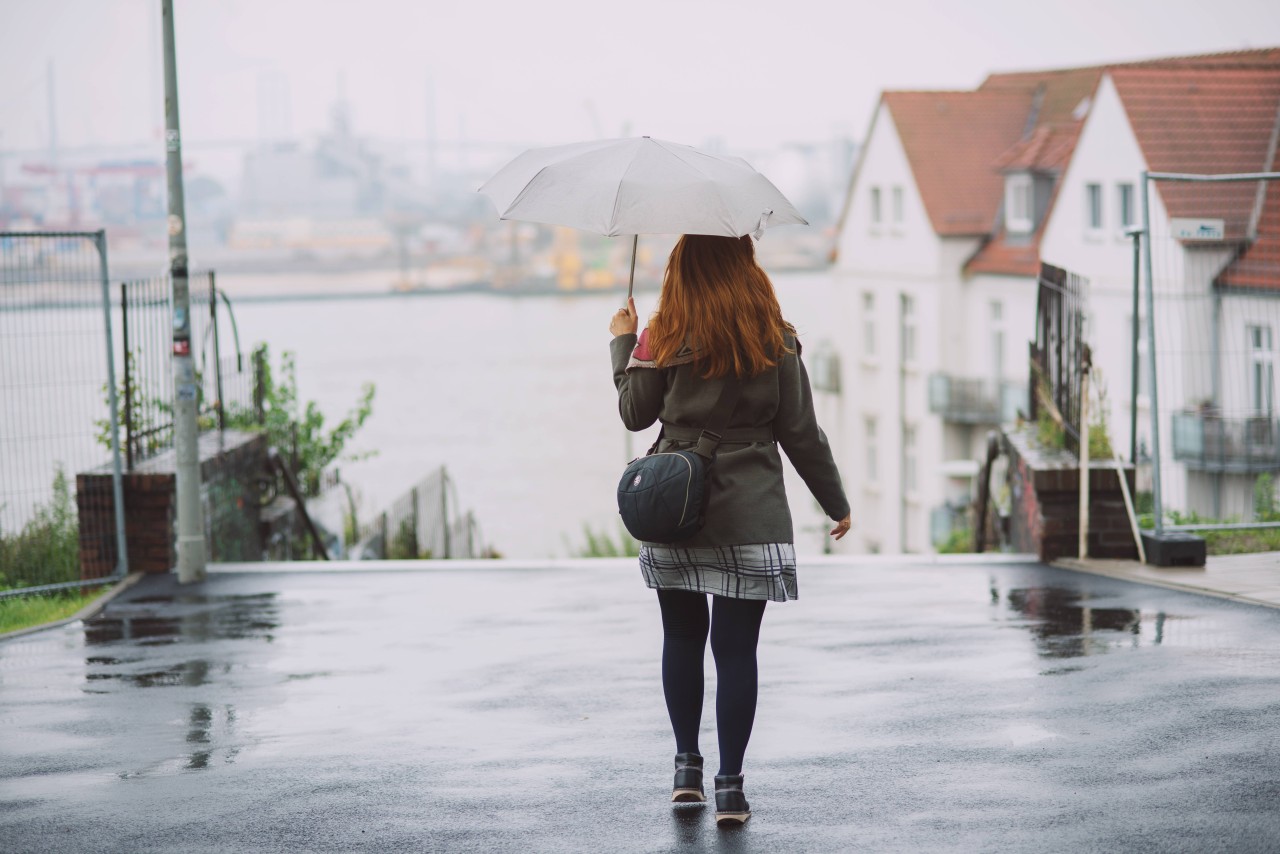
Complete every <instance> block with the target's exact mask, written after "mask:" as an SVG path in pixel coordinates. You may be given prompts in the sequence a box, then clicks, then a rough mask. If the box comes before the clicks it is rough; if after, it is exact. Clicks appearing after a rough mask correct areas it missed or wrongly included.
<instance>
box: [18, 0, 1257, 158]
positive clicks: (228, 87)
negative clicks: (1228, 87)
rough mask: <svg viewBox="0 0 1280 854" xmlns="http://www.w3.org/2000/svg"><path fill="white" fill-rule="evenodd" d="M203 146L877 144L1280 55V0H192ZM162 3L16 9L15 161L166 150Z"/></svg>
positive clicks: (740, 147) (192, 97) (192, 54)
mask: <svg viewBox="0 0 1280 854" xmlns="http://www.w3.org/2000/svg"><path fill="white" fill-rule="evenodd" d="M175 6H176V11H175V15H176V21H177V28H178V49H179V58H178V68H179V85H180V94H181V107H182V120H183V129H184V136H185V137H186V139H187V140H188V142H189V143H190V144H192V145H195V144H198V143H200V142H202V141H203V142H209V141H214V140H247V141H252V140H255V139H260V138H263V137H280V136H294V137H309V136H312V135H314V134H317V133H319V132H320V131H321V130H323V129H324V128H326V127H328V125H329V123H330V112H331V108H332V105H333V104H334V102H335V101H336V100H337V99H338V97H339V94H340V92H341V93H343V94H345V97H346V99H347V100H348V101H349V103H350V105H351V112H352V120H353V124H354V126H355V128H356V129H357V130H358V132H359V133H361V134H362V135H369V136H373V137H378V138H384V139H400V140H423V141H425V140H427V139H428V138H429V137H430V136H432V135H434V138H435V139H436V140H438V142H439V145H440V146H441V147H442V149H444V148H447V147H448V146H450V145H455V144H456V143H457V142H459V141H464V142H465V141H485V142H497V143H503V144H509V145H520V144H527V145H543V144H555V143H560V142H567V141H572V140H577V139H589V138H593V137H600V136H606V137H607V136H620V135H628V134H640V133H648V134H651V135H653V136H658V137H663V138H668V139H673V140H677V141H681V142H688V143H692V144H696V145H705V144H714V145H717V146H719V147H723V148H725V149H727V150H731V151H744V150H761V149H769V148H775V147H777V146H778V145H780V144H783V143H786V142H790V141H796V140H823V139H831V138H832V137H835V136H847V137H851V138H853V139H861V137H862V136H863V134H864V133H865V130H866V124H867V122H868V120H869V118H870V116H871V112H872V109H873V107H874V105H875V102H876V98H877V96H878V94H879V92H880V90H882V89H885V88H894V89H903V88H967V87H972V86H974V85H976V84H977V83H978V82H980V81H981V79H982V78H983V77H984V76H985V75H986V74H987V73H988V72H991V71H1000V70H1011V69H1022V68H1049V67H1062V66H1079V65H1086V64H1095V63H1102V62H1111V61H1119V60H1130V59H1140V58H1148V57H1154V56H1164V55H1176V54H1184V53H1202V52H1216V51H1226V50H1239V49H1245V48H1249V47H1264V46H1268V45H1275V44H1280V15H1276V14H1275V13H1274V9H1273V8H1271V4H1269V3H1267V2H1264V1H1263V0H1223V1H1222V2H1218V3H1215V4H1211V5H1206V4H1202V3H1194V2H1185V0H1179V2H1156V0H1134V1H1133V2H1125V3H1115V2H1101V0H1075V2H1070V3H1068V2H1044V3H1036V4H1029V3H1017V2H1008V0H974V2H971V3H968V4H964V5H960V4H953V3H943V2H936V0H935V2H923V1H922V0H901V2H897V3H893V4H870V3H843V4H838V3H832V2H816V0H795V2H791V3H787V4H765V3H752V2H733V3H731V2H721V0H708V2H700V3H680V2H677V0H653V2H650V3H648V4H645V5H644V6H643V7H641V6H638V5H635V4H627V5H622V4H618V5H616V6H610V7H605V6H602V5H601V4H599V3H587V2H578V1H577V0H553V2H543V3H538V4H517V3H511V2H478V3H453V4H442V3H431V2H428V3H411V2H395V0H371V2H366V3H361V4H358V5H356V4H347V3H336V2H303V0H273V2H271V3H260V2H259V3H254V2H249V0H217V2H215V0H176V3H175ZM159 15H160V3H159V2H158V0H113V2H110V3H103V2H93V0H47V2H41V3H39V4H36V3H29V2H20V0H0V18H2V19H3V20H4V22H5V26H4V27H3V28H0V74H3V79H4V80H5V81H6V85H5V86H4V87H3V88H2V89H0V151H15V150H16V151H27V152H30V151H38V150H40V149H46V148H48V146H49V143H50V137H51V134H50V127H49V124H50V123H49V118H48V117H49V112H50V110H49V98H48V86H47V79H48V68H49V65H50V63H52V68H53V80H54V90H55V105H56V107H55V119H54V125H55V127H56V136H57V140H58V144H59V146H60V147H63V148H77V147H86V146H106V147H110V146H123V145H128V144H136V143H146V142H148V141H158V138H159V128H160V123H161V110H162V101H161V99H162V93H161V85H160V79H161V78H160V68H159V62H160V59H159Z"/></svg>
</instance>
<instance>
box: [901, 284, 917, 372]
mask: <svg viewBox="0 0 1280 854" xmlns="http://www.w3.org/2000/svg"><path fill="white" fill-rule="evenodd" d="M898 313H899V315H900V322H899V329H898V333H899V338H900V340H901V346H902V353H901V355H902V363H903V364H910V363H912V362H914V361H915V360H916V301H915V299H914V298H912V297H911V295H909V294H902V295H901V296H900V297H899V305H898Z"/></svg>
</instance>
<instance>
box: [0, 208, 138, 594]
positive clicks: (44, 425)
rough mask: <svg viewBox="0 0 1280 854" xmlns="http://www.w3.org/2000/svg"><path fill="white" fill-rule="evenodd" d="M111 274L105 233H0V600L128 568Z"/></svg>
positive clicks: (115, 574) (88, 580)
mask: <svg viewBox="0 0 1280 854" xmlns="http://www.w3.org/2000/svg"><path fill="white" fill-rule="evenodd" d="M106 275H107V263H106V240H105V237H104V235H103V234H102V232H93V233H81V232H67V233H16V232H0V597H3V596H5V595H12V594H14V593H16V592H35V591H38V590H48V589H59V588H71V587H77V586H81V585H83V584H85V583H95V582H94V579H97V582H96V583H101V579H102V578H103V577H118V576H119V575H121V574H123V571H124V567H125V563H126V556H125V554H124V542H123V529H124V516H123V508H122V501H121V500H120V497H121V486H120V477H119V465H118V461H119V453H118V447H113V445H114V437H115V431H114V429H113V426H114V425H113V424H112V422H111V418H110V406H109V404H107V401H109V400H110V399H111V398H112V396H113V395H114V393H115V388H114V384H113V381H112V376H113V362H114V358H115V357H114V352H113V348H112V338H111V325H110V322H109V317H110V306H109V295H108V289H107V281H106ZM103 466H107V467H109V470H110V471H111V472H112V476H111V477H109V478H105V479H99V480H100V482H101V483H103V485H104V486H105V487H106V488H105V489H94V490H88V489H82V488H81V485H82V483H83V479H82V478H81V477H79V475H80V474H81V473H82V472H86V471H89V470H92V469H94V468H100V467H103ZM103 508H106V512H95V511H101V510H102V509H103ZM82 520H83V524H82Z"/></svg>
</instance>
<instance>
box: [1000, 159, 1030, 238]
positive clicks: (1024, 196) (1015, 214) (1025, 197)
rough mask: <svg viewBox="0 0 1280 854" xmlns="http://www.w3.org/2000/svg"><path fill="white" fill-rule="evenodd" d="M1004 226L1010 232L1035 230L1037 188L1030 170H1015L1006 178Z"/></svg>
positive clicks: (1028, 232)
mask: <svg viewBox="0 0 1280 854" xmlns="http://www.w3.org/2000/svg"><path fill="white" fill-rule="evenodd" d="M1004 227H1005V230H1006V231H1008V232H1009V233H1010V234H1030V233H1031V232H1033V231H1035V227H1036V223H1035V190H1034V184H1033V182H1032V180H1031V175H1030V173H1028V172H1014V173H1012V174H1009V175H1006V176H1005V179H1004Z"/></svg>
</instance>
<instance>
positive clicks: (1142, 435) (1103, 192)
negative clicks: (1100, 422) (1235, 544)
mask: <svg viewBox="0 0 1280 854" xmlns="http://www.w3.org/2000/svg"><path fill="white" fill-rule="evenodd" d="M1277 135H1280V51H1275V50H1273V51H1252V52H1249V53H1246V54H1234V55H1231V54H1229V55H1224V56H1220V57H1198V58H1195V61H1194V62H1186V61H1183V62H1179V61H1178V60H1172V61H1169V62H1168V63H1148V64H1143V65H1133V66H1120V67H1116V68H1113V69H1109V70H1108V71H1107V72H1106V73H1105V74H1104V75H1103V77H1102V80H1101V81H1100V83H1099V86H1098V89H1097V92H1096V94H1095V96H1094V99H1093V105H1092V107H1091V109H1090V110H1089V116H1088V119H1087V120H1086V122H1085V125H1084V128H1083V130H1082V132H1081V134H1080V139H1079V142H1078V143H1077V145H1076V147H1075V152H1074V155H1073V157H1072V159H1071V163H1070V166H1069V167H1068V169H1067V171H1066V174H1065V175H1064V177H1063V180H1062V189H1061V198H1060V199H1059V201H1058V204H1057V206H1056V209H1055V212H1054V216H1053V218H1052V220H1051V221H1050V223H1049V224H1048V227H1047V229H1046V233H1045V236H1044V240H1043V241H1042V244H1041V255H1042V257H1043V259H1044V260H1045V261H1047V262H1049V263H1051V264H1055V265H1058V266H1063V267H1066V268H1068V269H1071V270H1072V271H1074V272H1077V273H1080V274H1081V275H1083V276H1085V277H1087V278H1088V279H1089V281H1090V297H1089V301H1090V317H1089V321H1088V324H1087V325H1088V327H1089V332H1088V338H1089V340H1090V342H1091V344H1092V348H1093V353H1094V363H1095V364H1096V365H1098V366H1100V367H1101V370H1102V374H1103V376H1104V378H1105V380H1106V382H1107V385H1108V389H1109V391H1110V394H1109V403H1110V415H1109V418H1108V423H1109V425H1110V426H1111V433H1112V438H1113V440H1119V441H1117V444H1118V445H1119V446H1120V447H1121V448H1122V449H1123V450H1122V453H1124V454H1125V455H1126V456H1127V455H1128V441H1129V440H1128V433H1129V424H1130V414H1129V413H1130V401H1131V399H1132V396H1131V392H1130V389H1131V380H1130V369H1131V366H1132V356H1131V353H1132V348H1131V342H1132V340H1133V339H1132V326H1131V324H1132V319H1133V307H1132V306H1133V285H1134V275H1133V249H1132V243H1131V241H1130V239H1128V238H1126V237H1125V236H1124V231H1125V229H1126V228H1128V227H1130V226H1133V225H1139V224H1140V223H1141V202H1142V199H1141V183H1140V175H1141V173H1142V172H1143V171H1144V170H1147V171H1150V172H1164V173H1171V172H1182V173H1196V174H1222V173H1256V172H1263V171H1268V170H1274V169H1276V168H1277V163H1276V142H1277ZM1150 219H1151V241H1152V256H1153V274H1154V275H1153V282H1154V286H1155V290H1156V303H1157V310H1156V315H1155V319H1156V324H1155V325H1156V346H1155V351H1156V354H1157V359H1156V366H1157V373H1158V382H1159V385H1158V387H1157V388H1158V392H1159V405H1160V412H1161V420H1160V424H1161V427H1160V434H1161V435H1160V441H1161V460H1162V466H1161V472H1162V480H1163V488H1162V494H1163V499H1164V505H1165V507H1166V508H1173V509H1178V510H1184V511H1188V510H1189V511H1197V512H1199V513H1201V514H1204V515H1208V516H1211V517H1215V518H1224V517H1241V518H1248V517H1249V516H1250V515H1251V513H1252V512H1253V484H1254V479H1255V478H1256V477H1257V475H1258V474H1260V473H1262V472H1266V471H1270V472H1276V471H1278V470H1280V426H1278V425H1277V422H1276V412H1275V406H1274V401H1275V376H1274V370H1273V368H1272V364H1273V361H1274V359H1275V348H1276V344H1277V340H1276V336H1277V334H1280V263H1278V262H1280V185H1268V184H1265V183H1259V182H1245V183H1235V184H1188V183H1174V182H1155V183H1153V185H1152V190H1151V193H1150ZM1206 221H1207V222H1211V223H1221V225H1222V230H1221V232H1220V233H1218V234H1216V235H1211V236H1210V237H1211V239H1190V240H1188V239H1180V238H1179V237H1178V236H1177V235H1176V234H1175V227H1176V226H1177V225H1178V224H1179V223H1180V222H1181V223H1183V224H1185V223H1188V222H1206ZM1139 314H1140V318H1142V319H1143V322H1142V324H1141V326H1140V329H1141V334H1140V336H1139V362H1140V366H1139V367H1140V372H1139V378H1140V386H1139V394H1138V401H1137V402H1138V407H1137V408H1138V430H1137V434H1138V437H1139V445H1140V451H1139V455H1140V456H1141V455H1142V450H1141V449H1145V450H1146V451H1147V452H1148V453H1149V452H1150V450H1151V430H1150V404H1151V400H1150V396H1149V381H1148V375H1147V369H1148V365H1147V364H1145V359H1146V354H1147V352H1148V349H1149V348H1148V346H1147V335H1146V324H1145V314H1146V307H1145V299H1144V301H1143V303H1142V307H1141V308H1140V312H1139Z"/></svg>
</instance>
